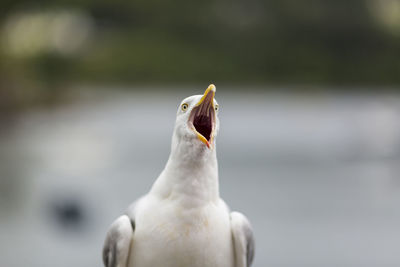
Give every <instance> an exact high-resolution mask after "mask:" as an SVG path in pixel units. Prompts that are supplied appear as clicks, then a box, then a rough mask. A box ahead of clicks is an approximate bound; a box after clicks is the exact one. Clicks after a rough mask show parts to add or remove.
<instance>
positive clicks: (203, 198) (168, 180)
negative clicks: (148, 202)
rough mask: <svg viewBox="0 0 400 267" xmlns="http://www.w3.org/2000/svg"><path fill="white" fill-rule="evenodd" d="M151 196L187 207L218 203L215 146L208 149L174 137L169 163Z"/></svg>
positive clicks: (190, 140)
mask: <svg viewBox="0 0 400 267" xmlns="http://www.w3.org/2000/svg"><path fill="white" fill-rule="evenodd" d="M150 193H151V194H155V195H156V196H158V197H161V198H168V199H171V200H175V201H178V202H180V203H181V204H182V205H183V206H185V207H198V206H201V205H205V204H206V203H209V202H212V201H217V200H218V199H219V184H218V163H217V156H216V150H215V147H214V148H212V149H209V148H207V147H206V146H205V145H204V144H203V143H201V142H200V141H198V140H193V139H192V138H178V137H177V136H176V135H174V137H173V140H172V147H171V154H170V156H169V159H168V162H167V164H166V166H165V168H164V170H163V171H162V173H161V174H160V176H159V177H158V179H157V180H156V182H155V183H154V185H153V187H152V189H151V191H150Z"/></svg>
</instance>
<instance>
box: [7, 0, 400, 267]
mask: <svg viewBox="0 0 400 267" xmlns="http://www.w3.org/2000/svg"><path fill="white" fill-rule="evenodd" d="M1 6H2V8H1V9H0V259H1V262H2V263H1V266H15V267H19V266H21V267H22V266H32V267H35V266H38V267H39V266H40V267H47V266H48V267H50V266H51V267H53V266H58V267H63V266H68V267H69V266H75V267H79V266H82V267H83V266H85V267H90V266H93V267H94V266H102V263H101V249H102V245H103V240H104V237H105V234H106V231H107V228H108V226H109V225H110V224H111V222H112V221H113V220H114V219H115V218H116V217H117V216H119V215H120V214H121V213H123V212H124V211H125V208H126V207H127V206H128V205H129V204H130V203H131V202H132V201H134V200H135V199H137V198H138V197H140V196H141V195H143V194H145V193H146V192H147V191H148V190H149V188H150V186H151V185H152V183H153V181H154V180H155V179H156V177H157V176H158V174H159V173H160V172H161V170H162V169H163V166H164V164H165V163H166V160H167V157H168V154H169V147H170V138H171V134H172V129H173V123H174V120H175V112H176V108H177V106H178V104H179V103H180V101H181V99H183V98H184V97H186V96H189V95H193V94H201V93H202V92H203V91H204V90H205V89H206V87H207V86H208V85H209V84H210V83H215V84H216V86H217V99H218V101H219V104H220V120H221V131H220V134H219V137H218V139H217V144H218V155H219V164H220V183H221V186H220V188H221V195H222V197H223V198H224V199H225V200H226V201H227V203H228V204H229V205H230V206H231V208H232V209H233V210H239V211H241V212H243V213H245V214H246V215H247V216H248V217H249V219H250V220H251V222H252V224H253V227H254V231H255V235H256V257H255V263H254V266H256V267H263V266H281V267H283V266H285V267H286V266H287V267H289V266H290V267H291V266H293V267H303V266H304V267H309V266H318V267H319V266H328V267H329V266H332V267H337V266H360V267H361V266H362V267H367V266H368V267H370V266H371V267H372V266H374V267H375V266H376V267H383V266H400V253H399V252H400V251H399V248H400V226H399V225H400V177H399V173H400V94H399V85H400V1H399V0H347V1H337V0H324V1H322V0H309V1H289V0H264V1H259V0H247V1H241V0H233V1H226V0H216V1H207V0H206V1H198V2H189V1H181V0H179V1H169V2H168V1H159V0H147V1H120V0H117V1H104V0H100V1H89V0H77V1H64V0H57V1H35V2H32V1H26V0H13V1H10V0H5V1H2V4H1ZM238 194H240V195H243V197H240V198H238V197H237V196H238Z"/></svg>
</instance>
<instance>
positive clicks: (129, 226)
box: [103, 215, 135, 267]
mask: <svg viewBox="0 0 400 267" xmlns="http://www.w3.org/2000/svg"><path fill="white" fill-rule="evenodd" d="M131 218H133V217H131ZM134 230H135V223H134V220H133V219H130V218H129V217H128V216H127V215H122V216H120V217H119V218H118V219H116V220H115V221H114V222H113V223H112V224H111V226H110V229H109V230H108V233H107V236H106V240H105V242H104V247H103V263H104V266H105V267H127V261H128V256H129V252H130V247H131V242H132V236H133V232H134Z"/></svg>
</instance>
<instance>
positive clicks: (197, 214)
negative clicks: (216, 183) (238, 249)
mask: <svg viewBox="0 0 400 267" xmlns="http://www.w3.org/2000/svg"><path fill="white" fill-rule="evenodd" d="M138 216H139V218H138V220H137V222H136V230H135V234H134V238H133V244H132V251H131V255H132V257H131V262H132V265H130V266H135V267H146V266H152V267H157V266H163V267H169V266H171V267H172V266H173V267H179V266H182V267H184V266H191V267H197V266H199V267H200V266H202V267H204V266H209V267H213V266H232V265H226V263H229V262H230V260H229V259H231V258H233V256H232V255H233V254H232V253H233V252H232V251H233V250H232V237H231V231H230V222H229V215H228V213H227V212H226V211H225V210H224V209H221V208H219V207H218V206H215V205H213V204H210V206H204V207H202V208H196V209H186V208H184V207H181V206H177V205H170V204H168V203H159V205H157V206H156V207H153V208H152V209H149V210H147V212H146V211H144V212H143V213H142V214H140V215H139V214H138ZM231 256H232V257H231Z"/></svg>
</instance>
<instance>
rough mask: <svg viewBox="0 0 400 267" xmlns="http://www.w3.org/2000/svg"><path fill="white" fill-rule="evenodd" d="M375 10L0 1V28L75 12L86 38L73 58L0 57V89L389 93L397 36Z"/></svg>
mask: <svg viewBox="0 0 400 267" xmlns="http://www.w3.org/2000/svg"><path fill="white" fill-rule="evenodd" d="M377 1H379V0H369V1H364V0H346V1H342V0H339V1H338V0H307V1H290V0H268V1H261V0H246V1H244V0H233V1H227V0H218V1H210V0H205V1H183V0H175V1H161V0H146V1H144V0H139V1H122V0H117V1H106V0H100V1H89V0H76V1H66V0H56V1H36V2H31V1H25V0H13V1H10V0H6V1H2V9H1V10H0V14H1V18H3V21H2V23H3V24H5V23H6V20H7V18H9V17H10V16H12V15H13V14H18V13H21V12H30V11H45V12H48V11H51V10H79V11H80V12H83V13H84V14H86V15H87V16H88V17H90V18H91V20H92V21H93V31H92V34H91V37H90V40H89V41H88V43H87V44H86V45H85V47H84V49H81V50H80V51H79V52H76V53H72V54H67V55H65V54H62V53H61V54H60V53H56V52H54V51H41V52H40V53H37V54H35V55H33V56H29V57H15V56H12V55H10V53H8V52H7V51H6V50H4V49H3V50H2V52H1V53H0V60H1V61H0V62H1V63H0V87H1V88H2V89H8V90H7V91H8V94H11V95H12V93H10V88H28V89H29V90H30V89H31V88H40V90H53V89H54V88H63V87H67V86H68V85H69V84H71V83H73V84H77V83H95V84H96V83H97V84H103V83H113V84H115V83H117V84H118V83H119V84H138V83H150V84H166V83H204V84H206V83H208V82H210V81H214V82H217V83H219V84H221V83H239V84H243V83H246V84H249V83H250V84H264V83H269V84H296V85H299V84H300V85H301V84H311V85H361V86H365V85H368V86H370V85H371V86H377V85H392V86H395V87H396V86H397V85H398V84H400V75H399V71H400V34H399V33H400V31H399V30H398V28H397V30H396V29H395V30H394V31H393V30H389V29H388V27H386V26H385V25H384V24H382V21H380V20H379V19H377V18H379V14H378V16H377V15H376V14H375V13H376V12H380V11H379V10H376V6H375V5H374V3H373V2H377ZM381 2H382V1H381ZM383 15H385V14H383ZM399 16H400V15H399ZM72 38H73V35H72ZM3 39H4V36H3ZM28 89H27V90H28ZM3 97H4V96H3Z"/></svg>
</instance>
